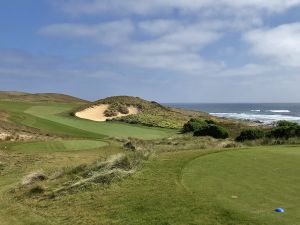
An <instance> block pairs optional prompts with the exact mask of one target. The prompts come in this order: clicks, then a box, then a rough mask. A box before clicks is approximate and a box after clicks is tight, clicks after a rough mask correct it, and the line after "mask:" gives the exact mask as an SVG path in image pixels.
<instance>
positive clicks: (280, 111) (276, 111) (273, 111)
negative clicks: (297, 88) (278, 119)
mask: <svg viewBox="0 0 300 225" xmlns="http://www.w3.org/2000/svg"><path fill="white" fill-rule="evenodd" d="M267 112H272V113H289V112H291V111H290V110H286V109H284V110H281V109H276V110H267Z"/></svg>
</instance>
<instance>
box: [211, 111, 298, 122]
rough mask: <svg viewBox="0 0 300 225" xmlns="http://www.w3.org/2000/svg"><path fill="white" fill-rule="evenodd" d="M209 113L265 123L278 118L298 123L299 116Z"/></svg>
mask: <svg viewBox="0 0 300 225" xmlns="http://www.w3.org/2000/svg"><path fill="white" fill-rule="evenodd" d="M210 114H211V115H213V116H218V117H225V118H231V119H242V120H252V121H261V122H263V123H265V124H270V123H274V122H276V121H280V120H287V121H294V122H298V123H300V117H298V116H288V115H265V114H247V113H210Z"/></svg>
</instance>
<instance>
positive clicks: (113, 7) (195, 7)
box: [56, 0, 300, 15]
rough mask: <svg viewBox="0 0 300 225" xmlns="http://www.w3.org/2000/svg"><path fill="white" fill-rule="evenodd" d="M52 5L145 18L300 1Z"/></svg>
mask: <svg viewBox="0 0 300 225" xmlns="http://www.w3.org/2000/svg"><path fill="white" fill-rule="evenodd" d="M56 5H57V6H58V7H60V8H61V9H62V10H63V11H65V12H67V13H69V14H72V15H82V14H87V15H89V14H98V13H111V12H116V13H122V14H138V15H149V14H158V13H161V12H163V13H170V12H173V11H174V10H178V11H180V12H183V13H184V12H187V13H189V12H197V11H200V10H203V9H207V8H210V9H226V8H229V9H232V11H233V12H239V10H244V9H246V10H263V11H267V12H282V11H285V10H287V9H289V8H291V7H294V6H298V5H300V0H251V1H249V0H219V1H211V0H151V1H149V0H139V1H136V0H126V1H124V0H60V1H56Z"/></svg>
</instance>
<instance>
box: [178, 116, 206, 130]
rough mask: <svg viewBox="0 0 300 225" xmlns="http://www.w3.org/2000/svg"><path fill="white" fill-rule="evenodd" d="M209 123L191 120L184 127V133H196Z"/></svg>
mask: <svg viewBox="0 0 300 225" xmlns="http://www.w3.org/2000/svg"><path fill="white" fill-rule="evenodd" d="M207 125H208V124H207V122H206V121H203V120H199V119H190V120H189V121H188V122H187V123H185V124H184V125H183V128H182V133H188V132H195V131H196V130H199V129H200V128H202V127H205V126H207Z"/></svg>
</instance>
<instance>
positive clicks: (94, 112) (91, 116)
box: [75, 104, 138, 121]
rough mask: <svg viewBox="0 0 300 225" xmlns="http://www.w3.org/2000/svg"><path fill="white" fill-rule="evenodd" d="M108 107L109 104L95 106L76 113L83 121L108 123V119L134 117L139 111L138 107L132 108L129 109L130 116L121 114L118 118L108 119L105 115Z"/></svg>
mask: <svg viewBox="0 0 300 225" xmlns="http://www.w3.org/2000/svg"><path fill="white" fill-rule="evenodd" d="M108 106H109V105H108V104H101V105H97V106H93V107H90V108H87V109H84V110H82V111H80V112H77V113H75V116H77V117H79V118H82V119H87V120H93V121H106V120H107V119H113V118H117V117H122V116H128V115H133V114H137V113H138V109H137V108H136V107H133V106H130V107H127V108H128V111H129V113H128V114H122V113H119V114H118V115H117V116H113V117H107V116H105V115H104V112H105V110H107V108H108Z"/></svg>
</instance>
